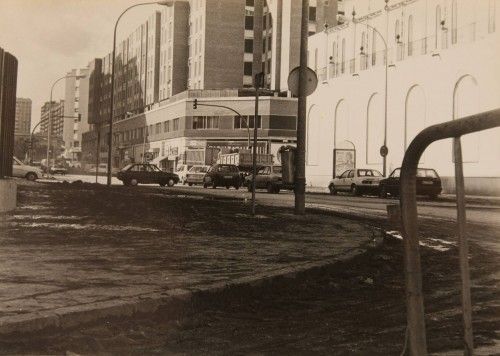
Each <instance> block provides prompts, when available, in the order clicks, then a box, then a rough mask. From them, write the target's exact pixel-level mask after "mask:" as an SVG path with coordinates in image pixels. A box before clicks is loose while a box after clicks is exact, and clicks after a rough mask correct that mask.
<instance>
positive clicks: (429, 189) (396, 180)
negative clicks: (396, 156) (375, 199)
mask: <svg viewBox="0 0 500 356" xmlns="http://www.w3.org/2000/svg"><path fill="white" fill-rule="evenodd" d="M400 176H401V168H396V169H395V170H394V171H392V173H391V174H390V175H389V177H387V178H386V179H383V180H381V181H380V184H379V195H380V197H381V198H387V195H388V194H390V195H392V196H399V190H400ZM416 186H417V195H427V196H429V198H431V199H435V198H437V196H438V195H439V194H440V193H441V190H442V187H441V178H439V175H438V174H437V172H436V171H435V170H434V169H431V168H418V169H417V177H416Z"/></svg>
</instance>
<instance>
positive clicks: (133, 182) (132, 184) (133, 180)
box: [130, 178, 139, 187]
mask: <svg viewBox="0 0 500 356" xmlns="http://www.w3.org/2000/svg"><path fill="white" fill-rule="evenodd" d="M138 183H139V182H138V181H137V179H135V178H132V179H131V180H130V185H131V186H132V187H135V186H136V185H137V184H138Z"/></svg>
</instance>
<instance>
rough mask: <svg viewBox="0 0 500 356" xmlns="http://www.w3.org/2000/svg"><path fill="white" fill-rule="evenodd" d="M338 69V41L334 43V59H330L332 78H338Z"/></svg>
mask: <svg viewBox="0 0 500 356" xmlns="http://www.w3.org/2000/svg"><path fill="white" fill-rule="evenodd" d="M337 68H338V48H337V41H333V43H332V58H331V59H330V78H332V77H336V76H337Z"/></svg>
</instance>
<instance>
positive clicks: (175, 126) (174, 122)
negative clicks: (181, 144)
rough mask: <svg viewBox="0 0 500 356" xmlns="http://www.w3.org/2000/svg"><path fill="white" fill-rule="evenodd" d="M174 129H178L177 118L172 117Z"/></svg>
mask: <svg viewBox="0 0 500 356" xmlns="http://www.w3.org/2000/svg"><path fill="white" fill-rule="evenodd" d="M173 126H174V128H173V129H174V131H179V119H178V118H177V119H174V121H173Z"/></svg>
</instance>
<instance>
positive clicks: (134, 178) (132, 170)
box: [116, 163, 179, 187]
mask: <svg viewBox="0 0 500 356" xmlns="http://www.w3.org/2000/svg"><path fill="white" fill-rule="evenodd" d="M116 177H117V178H118V179H119V180H121V181H122V182H123V184H124V185H132V186H135V185H137V184H139V183H141V184H155V183H156V184H159V185H160V186H162V187H164V186H165V185H168V186H169V187H171V186H173V185H174V184H177V183H179V176H178V175H177V174H175V173H171V172H163V171H162V170H161V169H160V168H158V166H156V165H155V164H149V163H132V164H129V165H127V166H125V167H123V168H122V169H121V170H120V171H119V172H118V173H117V174H116Z"/></svg>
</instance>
